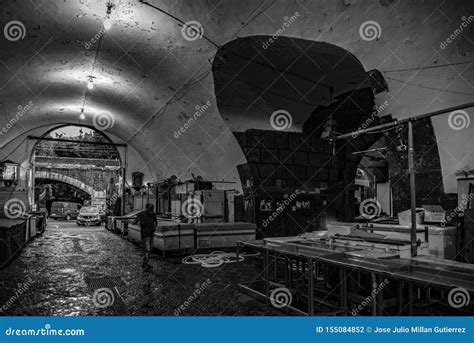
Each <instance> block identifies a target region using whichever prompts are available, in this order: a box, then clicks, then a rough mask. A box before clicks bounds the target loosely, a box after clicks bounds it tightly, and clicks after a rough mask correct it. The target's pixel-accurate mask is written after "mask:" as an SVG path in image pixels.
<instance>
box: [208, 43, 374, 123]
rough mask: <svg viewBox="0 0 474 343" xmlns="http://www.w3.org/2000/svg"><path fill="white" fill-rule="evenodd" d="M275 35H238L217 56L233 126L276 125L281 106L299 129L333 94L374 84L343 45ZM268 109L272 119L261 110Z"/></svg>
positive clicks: (223, 104)
mask: <svg viewBox="0 0 474 343" xmlns="http://www.w3.org/2000/svg"><path fill="white" fill-rule="evenodd" d="M271 39H272V37H271V36H254V37H246V38H239V39H236V40H234V41H232V42H230V43H228V44H226V45H225V46H224V47H222V48H221V49H220V50H219V51H218V53H217V55H216V57H215V59H214V64H213V74H214V83H215V94H216V98H217V105H218V106H219V112H220V114H221V115H222V116H223V118H224V119H225V120H226V123H227V124H228V125H229V126H230V127H231V128H232V130H233V131H244V130H245V129H247V128H248V127H249V126H248V123H249V121H251V123H252V125H253V128H261V129H267V130H268V129H271V125H270V120H269V118H270V116H271V114H272V113H273V112H274V111H277V110H281V109H283V110H286V111H288V112H289V113H290V114H291V116H292V119H293V123H292V129H293V130H295V131H299V130H301V127H302V124H303V123H304V121H305V120H306V119H307V118H308V116H309V115H310V114H311V112H312V111H313V110H314V109H316V108H317V107H319V106H327V105H328V104H329V103H330V99H331V97H332V98H333V100H334V98H335V97H337V96H338V95H340V94H343V93H346V92H348V91H351V90H353V89H360V88H367V87H370V83H369V80H368V77H367V74H366V72H365V70H364V67H363V66H362V64H361V63H360V61H359V60H358V59H357V58H356V57H355V56H354V55H352V54H351V53H349V52H348V51H347V50H345V49H343V48H341V47H338V46H335V45H332V44H329V43H325V42H317V41H310V40H304V39H297V38H291V37H284V36H281V37H278V39H276V40H275V41H274V42H273V43H269V41H270V40H271ZM331 93H332V94H331ZM263 113H267V118H266V117H265V116H264V115H259V114H263ZM290 129H291V128H290Z"/></svg>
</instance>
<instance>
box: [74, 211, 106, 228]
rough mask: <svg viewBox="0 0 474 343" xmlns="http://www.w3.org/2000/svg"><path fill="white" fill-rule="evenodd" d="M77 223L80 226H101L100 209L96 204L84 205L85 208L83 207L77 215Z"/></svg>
mask: <svg viewBox="0 0 474 343" xmlns="http://www.w3.org/2000/svg"><path fill="white" fill-rule="evenodd" d="M76 224H77V225H79V226H82V225H84V226H85V225H87V226H89V225H97V226H100V225H101V224H102V219H101V216H100V212H99V209H98V208H97V207H95V206H84V207H83V208H81V211H80V212H79V215H78V216H77V220H76Z"/></svg>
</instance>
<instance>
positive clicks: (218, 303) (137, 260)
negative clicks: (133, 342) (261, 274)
mask: <svg viewBox="0 0 474 343" xmlns="http://www.w3.org/2000/svg"><path fill="white" fill-rule="evenodd" d="M50 224H54V225H49V226H48V228H47V230H46V232H45V234H44V235H43V236H41V237H37V238H36V239H35V240H33V241H32V242H30V243H29V244H28V246H26V247H25V248H24V249H23V251H22V252H21V254H20V255H19V256H18V258H16V259H15V260H14V261H13V262H12V264H10V265H9V266H8V267H7V268H5V269H3V270H0V289H1V292H0V315H58V316H76V315H117V314H124V312H123V310H124V308H125V310H126V313H128V314H130V315H174V313H175V310H176V309H177V308H181V311H180V314H182V315H231V316H232V315H281V314H282V313H281V312H278V311H277V310H275V309H273V308H269V307H267V306H266V305H265V304H263V303H261V302H259V301H257V300H254V299H252V298H250V297H248V296H246V295H243V294H242V293H240V292H239V290H238V287H237V284H238V283H239V282H242V281H249V280H253V279H254V278H255V277H256V276H255V272H254V263H255V262H254V261H253V259H251V258H249V259H247V260H245V261H244V262H240V263H231V264H225V265H224V266H222V267H219V268H213V269H206V268H202V267H200V266H196V265H183V264H182V263H181V257H171V258H167V259H162V258H161V257H160V256H159V255H158V254H156V255H154V256H153V258H152V259H151V261H150V263H151V264H152V266H153V269H152V270H151V271H144V270H143V269H142V268H141V264H142V253H141V249H140V248H139V247H138V246H136V245H134V244H132V243H130V242H128V241H126V240H123V239H121V238H120V237H118V236H116V235H114V234H113V233H111V232H109V231H107V230H105V229H104V227H103V226H102V227H99V228H97V227H90V228H84V227H81V228H79V227H77V226H76V225H75V224H73V223H72V222H52V223H50ZM103 277H120V278H122V280H123V281H124V284H122V285H121V286H119V287H117V290H116V292H114V294H115V297H114V298H116V297H118V299H115V305H116V304H117V303H118V301H117V300H120V303H121V304H122V305H121V306H109V307H104V306H100V302H99V306H98V305H97V301H93V300H94V299H93V293H92V292H91V290H90V289H89V288H88V285H87V284H86V282H85V280H86V279H87V278H103ZM208 279H209V280H210V283H207V280H208ZM204 283H206V286H205V287H203V286H202V285H204ZM197 289H199V290H200V292H197ZM102 300H104V299H102ZM122 300H123V303H122ZM183 308H184V309H183Z"/></svg>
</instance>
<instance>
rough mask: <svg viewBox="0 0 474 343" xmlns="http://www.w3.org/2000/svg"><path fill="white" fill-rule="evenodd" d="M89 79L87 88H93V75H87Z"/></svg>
mask: <svg viewBox="0 0 474 343" xmlns="http://www.w3.org/2000/svg"><path fill="white" fill-rule="evenodd" d="M88 77H89V80H88V81H87V88H88V89H92V88H94V76H92V75H89V76H88Z"/></svg>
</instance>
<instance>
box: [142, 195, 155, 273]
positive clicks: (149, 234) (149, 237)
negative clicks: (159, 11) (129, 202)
mask: <svg viewBox="0 0 474 343" xmlns="http://www.w3.org/2000/svg"><path fill="white" fill-rule="evenodd" d="M154 209H155V207H154V206H153V205H152V204H146V207H145V212H142V213H141V214H140V216H139V217H138V221H139V222H140V231H141V236H142V244H143V246H144V248H145V255H144V256H143V268H147V269H149V268H151V265H150V264H149V263H148V261H149V259H150V252H151V249H152V247H153V236H154V234H155V228H156V224H157V221H156V213H155V211H154Z"/></svg>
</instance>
